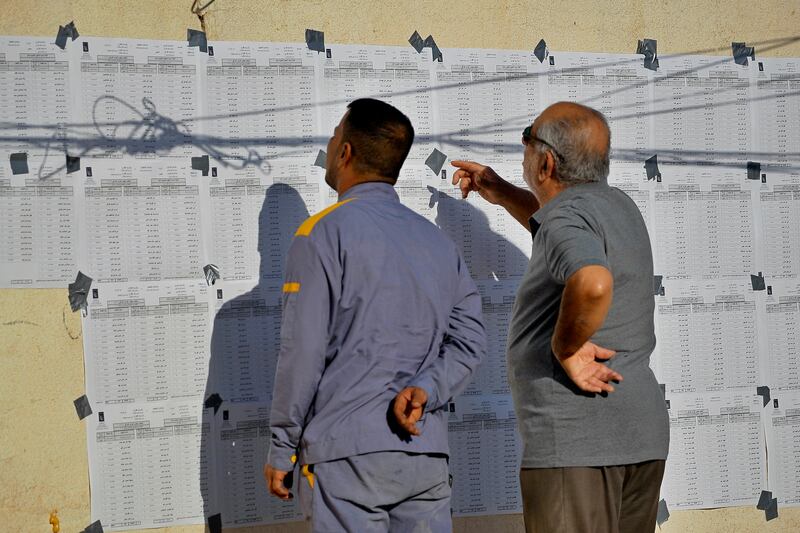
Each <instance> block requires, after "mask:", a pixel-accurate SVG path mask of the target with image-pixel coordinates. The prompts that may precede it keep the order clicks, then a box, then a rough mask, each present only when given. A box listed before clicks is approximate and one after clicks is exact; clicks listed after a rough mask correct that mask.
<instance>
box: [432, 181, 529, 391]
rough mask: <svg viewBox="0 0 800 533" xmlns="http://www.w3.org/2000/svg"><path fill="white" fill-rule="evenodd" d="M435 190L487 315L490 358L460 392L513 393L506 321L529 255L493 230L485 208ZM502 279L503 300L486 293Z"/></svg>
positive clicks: (441, 220)
mask: <svg viewBox="0 0 800 533" xmlns="http://www.w3.org/2000/svg"><path fill="white" fill-rule="evenodd" d="M431 193H432V197H431V201H430V204H431V205H433V204H434V203H435V204H436V209H437V211H436V225H437V226H439V227H440V228H441V229H442V231H444V232H445V233H446V234H447V235H448V236H449V237H450V238H451V239H452V240H453V242H455V243H456V245H457V246H458V247H459V249H460V250H461V255H462V256H463V257H464V261H465V262H466V263H467V267H468V268H469V272H470V274H471V275H472V278H473V279H474V280H475V282H476V283H477V284H478V289H479V290H480V291H481V292H482V294H481V296H482V299H483V319H484V322H485V324H486V332H487V335H488V338H489V344H488V349H487V353H486V359H485V360H484V362H483V364H481V365H480V366H479V367H478V369H477V370H476V371H475V375H474V377H473V378H472V381H470V383H469V385H467V388H466V389H465V390H464V392H463V393H462V394H463V395H476V394H510V393H511V391H510V389H509V386H508V374H507V371H506V338H507V336H508V322H509V319H510V316H511V307H512V305H513V302H514V293H515V292H516V289H517V286H518V285H519V280H520V278H521V276H522V275H523V274H524V273H525V269H526V268H528V257H527V256H526V255H525V254H524V253H523V252H522V251H521V250H520V249H519V248H518V247H517V246H516V245H515V244H513V243H512V242H511V241H509V240H508V239H506V238H505V237H504V236H503V235H500V234H498V233H497V232H495V231H493V230H492V228H491V227H490V224H489V219H488V217H487V216H486V213H484V212H483V211H481V210H479V209H477V208H476V207H475V206H474V205H472V204H471V203H470V202H468V201H466V200H462V199H461V198H454V197H452V196H450V195H448V194H447V193H445V192H442V191H441V190H439V191H437V190H436V189H433V190H432V191H431ZM481 201H482V200H481ZM484 204H485V205H487V206H488V205H490V204H488V203H486V202H484ZM507 219H508V223H509V224H517V222H516V221H514V220H513V219H512V218H511V217H510V216H509V217H507ZM514 229H515V230H516V229H517V228H516V227H514ZM523 231H524V230H523ZM498 282H500V283H499V284H501V285H504V287H503V289H502V293H501V294H502V296H500V298H499V300H498V299H497V298H496V297H495V298H493V297H492V296H491V295H490V294H487V292H486V287H489V286H491V285H493V284H498ZM503 282H505V283H503Z"/></svg>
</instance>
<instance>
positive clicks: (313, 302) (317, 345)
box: [267, 237, 331, 471]
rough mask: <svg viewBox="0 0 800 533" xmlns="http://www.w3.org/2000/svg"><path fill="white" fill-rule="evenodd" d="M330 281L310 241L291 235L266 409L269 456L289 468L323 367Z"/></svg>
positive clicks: (277, 465)
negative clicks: (275, 362)
mask: <svg viewBox="0 0 800 533" xmlns="http://www.w3.org/2000/svg"><path fill="white" fill-rule="evenodd" d="M329 291H330V285H329V282H328V276H327V272H326V270H325V268H324V266H323V263H322V260H321V259H320V256H319V253H318V252H317V250H316V247H315V245H314V243H313V242H312V241H311V239H309V238H307V237H295V238H294V241H293V242H292V245H291V247H290V248H289V254H288V257H287V260H286V276H285V279H284V285H283V318H282V320H281V335H280V338H281V348H280V353H279V355H278V368H277V370H276V372H275V386H274V388H273V392H272V409H271V412H270V432H271V439H270V449H269V454H268V458H267V462H268V463H269V464H271V465H272V466H273V467H274V468H277V469H278V470H284V471H291V470H292V469H293V461H292V456H293V455H295V453H297V449H298V447H299V446H300V437H301V435H302V434H303V429H304V427H305V424H306V417H307V415H308V412H309V409H310V408H311V403H312V401H313V399H314V395H315V394H316V392H317V386H318V384H319V381H320V379H321V377H322V372H323V370H324V369H325V354H326V349H327V345H328V320H329V317H330V314H331V312H330V302H331V297H330V293H329Z"/></svg>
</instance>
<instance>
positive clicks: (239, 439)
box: [200, 184, 309, 526]
mask: <svg viewBox="0 0 800 533" xmlns="http://www.w3.org/2000/svg"><path fill="white" fill-rule="evenodd" d="M308 216H309V213H308V210H307V208H306V205H305V203H304V202H303V199H302V198H301V196H300V194H299V193H298V192H297V191H296V190H295V189H294V188H292V187H290V186H289V185H285V184H276V185H273V186H271V187H270V188H269V189H267V192H266V194H265V196H264V202H263V205H262V208H261V212H260V214H259V218H258V251H259V255H260V260H261V267H260V276H259V281H258V284H257V285H256V286H255V287H254V288H252V289H251V290H250V291H248V292H246V293H244V294H241V295H239V296H236V297H234V298H232V299H230V300H228V301H224V300H225V299H226V295H225V290H226V288H224V287H225V284H224V282H223V283H219V284H218V285H217V289H216V290H217V301H218V302H219V303H222V302H223V301H224V304H223V305H221V306H218V307H217V309H218V311H217V314H216V316H215V318H214V326H213V332H212V335H211V358H210V360H209V369H208V379H207V381H206V391H205V394H204V395H203V398H209V397H210V396H212V395H214V394H218V395H219V396H220V398H221V399H222V400H223V401H222V404H221V405H220V406H219V408H218V410H217V412H216V413H215V412H214V409H213V408H206V409H204V411H203V413H204V414H203V422H204V427H205V428H212V427H216V428H217V431H214V432H211V431H209V433H208V437H207V438H204V439H203V444H202V452H201V453H202V457H203V458H206V460H207V464H208V465H209V468H215V473H214V474H210V473H209V474H207V475H206V478H205V479H203V480H201V481H200V482H201V488H202V489H203V500H204V513H205V516H206V518H208V517H209V516H214V515H216V514H218V513H221V514H222V517H221V519H222V521H223V523H226V524H229V522H230V520H232V517H236V518H237V520H239V524H240V525H242V526H244V525H247V524H248V523H257V522H261V521H264V520H299V519H301V516H300V514H299V513H298V510H297V506H296V504H295V503H294V502H293V501H292V502H288V503H287V502H282V501H280V500H278V499H277V498H273V497H272V496H271V495H270V494H269V492H268V491H267V488H266V484H265V482H264V477H263V468H264V462H265V460H266V457H267V446H268V444H269V407H270V405H269V404H270V402H271V399H272V387H273V382H274V379H275V368H276V366H277V362H278V349H279V347H280V321H281V300H280V298H281V284H282V282H283V269H284V264H285V259H286V253H287V251H288V248H289V244H290V243H291V240H292V237H293V236H294V232H295V230H296V229H297V227H298V226H299V225H300V223H302V221H303V220H305V219H306V218H308ZM212 481H213V486H211V482H212ZM226 517H227V518H226ZM230 525H233V524H230Z"/></svg>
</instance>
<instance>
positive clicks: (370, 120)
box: [342, 98, 414, 181]
mask: <svg viewBox="0 0 800 533" xmlns="http://www.w3.org/2000/svg"><path fill="white" fill-rule="evenodd" d="M347 108H348V109H349V110H350V112H349V113H348V114H347V118H346V119H345V121H344V124H343V131H342V142H348V143H350V146H352V147H353V166H354V167H355V169H356V170H357V171H360V172H364V173H370V174H377V175H379V176H381V177H384V178H388V179H390V180H392V181H397V176H399V175H400V168H401V167H402V166H403V162H404V161H405V160H406V157H407V156H408V152H409V151H410V150H411V143H413V142H414V127H413V126H412V125H411V121H410V120H409V119H408V117H407V116H405V115H404V114H403V113H402V112H401V111H400V110H399V109H397V108H395V107H393V106H391V105H389V104H387V103H386V102H382V101H380V100H375V99H372V98H361V99H359V100H353V101H352V102H350V104H348V106H347Z"/></svg>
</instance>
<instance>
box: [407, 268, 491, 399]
mask: <svg viewBox="0 0 800 533" xmlns="http://www.w3.org/2000/svg"><path fill="white" fill-rule="evenodd" d="M458 261H459V264H458V266H459V280H458V295H457V297H456V303H455V305H454V306H453V309H452V310H451V311H450V318H449V321H448V326H447V331H446V332H445V335H444V338H443V339H442V346H441V348H440V349H439V357H438V358H436V360H435V361H434V362H433V364H432V365H430V366H428V367H426V368H425V369H424V370H423V371H422V372H420V373H419V374H418V375H417V376H416V377H415V378H414V379H413V380H411V383H410V384H409V385H411V386H414V387H420V388H421V389H424V390H425V392H426V393H427V394H428V402H427V404H426V405H425V410H426V411H428V412H430V411H434V410H436V409H439V408H441V407H442V406H444V405H446V404H447V402H448V401H450V399H451V398H453V397H454V396H456V395H458V394H459V393H460V392H461V391H462V390H463V389H464V388H465V387H466V386H467V384H468V383H469V378H470V377H471V376H472V373H473V372H474V371H475V368H477V366H478V364H479V363H480V362H481V360H482V359H483V357H484V356H485V354H486V330H485V328H484V326H483V317H482V315H481V296H480V294H479V293H478V289H477V287H476V286H475V282H473V281H472V278H471V277H470V275H469V272H468V271H467V266H466V265H465V264H464V261H463V260H462V259H461V258H460V257H459V260H458Z"/></svg>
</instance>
